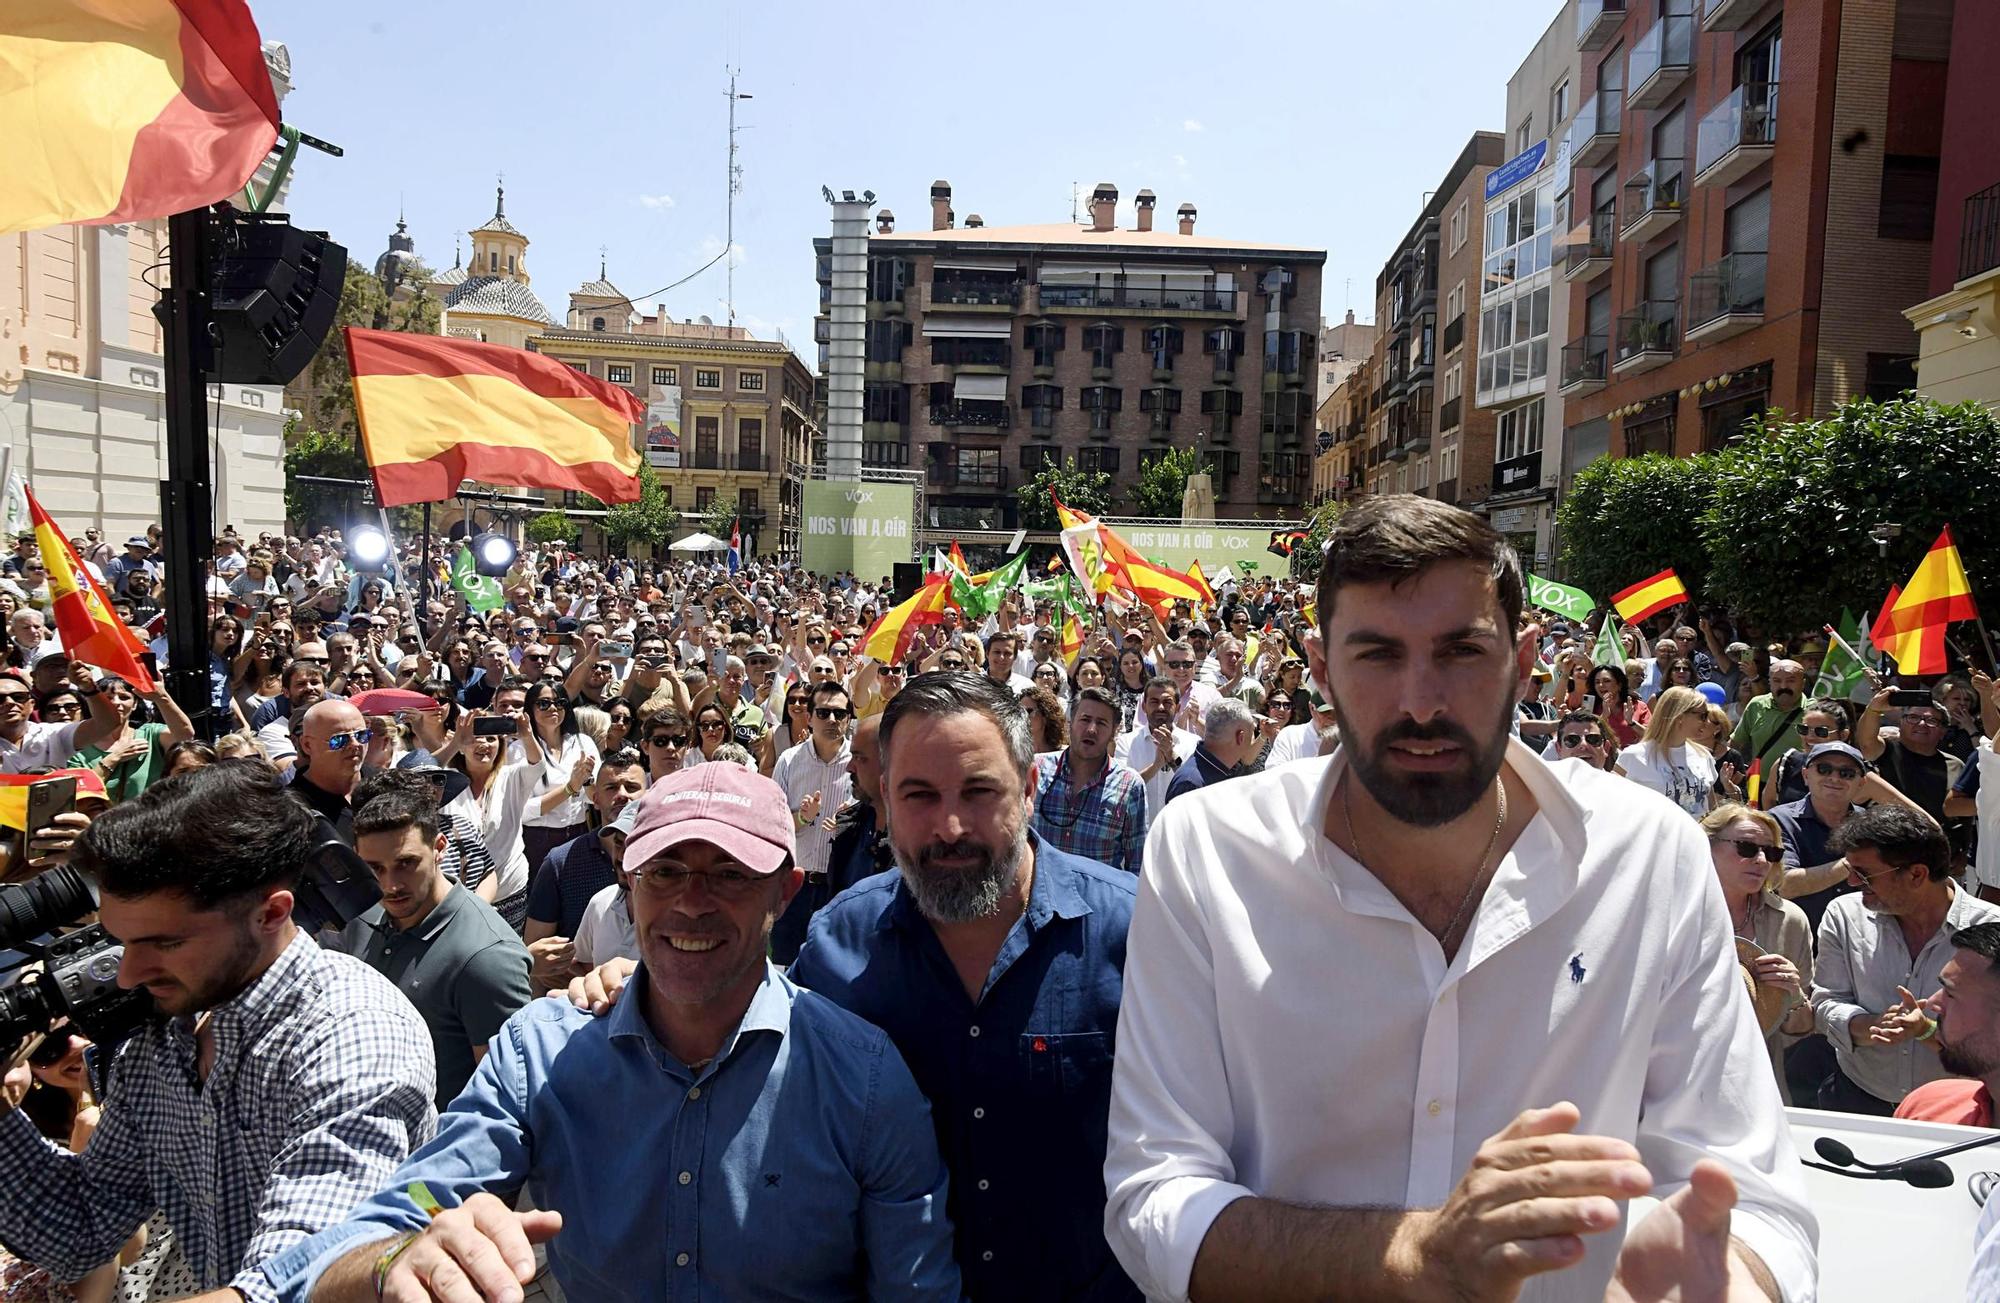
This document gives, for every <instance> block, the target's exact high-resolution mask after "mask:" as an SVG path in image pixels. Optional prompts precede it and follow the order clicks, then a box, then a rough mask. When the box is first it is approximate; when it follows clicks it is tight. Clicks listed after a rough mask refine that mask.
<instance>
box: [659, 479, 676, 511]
mask: <svg viewBox="0 0 2000 1303" xmlns="http://www.w3.org/2000/svg"><path fill="white" fill-rule="evenodd" d="M660 490H661V491H662V492H663V493H665V494H666V495H667V496H666V498H665V501H666V504H667V505H668V506H670V507H671V506H673V505H674V486H673V485H671V484H661V485H660Z"/></svg>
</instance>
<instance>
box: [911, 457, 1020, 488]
mask: <svg viewBox="0 0 2000 1303" xmlns="http://www.w3.org/2000/svg"><path fill="white" fill-rule="evenodd" d="M926 478H927V479H928V481H929V482H930V483H932V484H938V485H942V486H944V487H946V488H954V489H973V490H979V491H984V492H988V493H999V492H1001V491H1003V490H1004V489H1005V488H1006V487H1007V468H1006V467H1005V466H978V465H960V464H958V463H957V462H932V463H931V465H930V474H929V475H928V476H927V477H926Z"/></svg>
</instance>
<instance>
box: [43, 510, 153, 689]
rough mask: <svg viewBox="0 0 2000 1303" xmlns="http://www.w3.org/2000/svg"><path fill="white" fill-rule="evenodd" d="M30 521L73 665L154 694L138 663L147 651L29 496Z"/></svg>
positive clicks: (58, 626) (53, 613) (143, 667)
mask: <svg viewBox="0 0 2000 1303" xmlns="http://www.w3.org/2000/svg"><path fill="white" fill-rule="evenodd" d="M28 518H29V519H30V520H32V521H33V522H34V525H35V542H36V543H37V544H39V545H40V547H41V550H42V564H43V565H44V566H46V567H47V568H48V572H49V614H50V615H51V616H53V617H54V618H55V622H56V633H57V635H58V636H60V637H61V638H62V645H63V650H65V651H67V652H68V653H69V654H70V656H71V657H72V658H73V659H75V660H80V661H82V662H83V663H84V664H86V665H95V666H96V667H97V668H98V669H100V670H108V671H109V672H111V673H113V674H116V675H117V676H118V677H119V678H121V679H124V680H125V681H126V682H128V683H130V684H131V685H132V686H133V688H134V689H136V690H137V691H139V692H142V693H145V692H151V691H152V690H153V686H154V685H153V676H152V675H151V674H149V673H148V672H147V671H146V665H145V662H143V661H141V660H140V659H139V654H140V652H141V651H143V650H144V649H143V648H142V647H140V646H139V639H138V637H137V635H135V634H134V633H133V632H132V631H131V630H130V629H128V628H126V627H125V626H124V625H122V624H120V623H119V622H118V617H117V616H115V615H113V614H112V613H111V599H110V598H109V597H107V596H106V595H105V593H104V590H103V589H102V588H99V587H98V586H97V581H96V580H95V579H93V578H91V577H90V570H89V568H88V567H86V566H85V565H84V564H83V558H82V557H80V556H78V555H77V554H76V549H75V548H73V547H71V546H70V545H69V539H68V538H66V537H65V536H64V535H63V532H62V531H61V530H59V529H57V528H56V523H55V522H54V521H53V520H50V519H49V513H48V512H46V511H43V510H42V504H41V503H39V502H37V501H35V495H34V492H33V490H29V491H28Z"/></svg>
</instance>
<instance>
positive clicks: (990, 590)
mask: <svg viewBox="0 0 2000 1303" xmlns="http://www.w3.org/2000/svg"><path fill="white" fill-rule="evenodd" d="M1027 569H1028V554H1027V552H1026V551H1025V550H1023V551H1022V552H1020V553H1019V554H1017V555H1016V556H1015V557H1014V559H1013V560H1012V561H1009V562H1008V563H1007V564H1006V565H1004V566H1001V567H1000V568H999V569H998V570H993V571H989V572H988V573H987V575H986V578H985V579H983V580H980V581H979V582H977V583H975V582H974V581H973V580H971V579H970V578H967V577H966V576H965V575H962V574H959V573H958V572H957V571H956V570H953V571H952V572H951V596H952V600H953V601H955V602H957V603H958V609H959V610H961V611H964V612H965V618H966V619H968V620H984V619H985V618H986V617H987V616H989V615H992V614H993V613H994V612H995V611H997V610H999V609H1000V599H1001V598H1003V597H1005V596H1006V595H1007V594H1008V593H1011V592H1013V591H1014V590H1015V589H1016V588H1019V587H1020V586H1021V580H1022V577H1023V575H1024V574H1025V573H1026V572H1027Z"/></svg>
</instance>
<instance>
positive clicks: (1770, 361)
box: [1561, 0, 1951, 456]
mask: <svg viewBox="0 0 2000 1303" xmlns="http://www.w3.org/2000/svg"><path fill="white" fill-rule="evenodd" d="M1950 13H1951V0H1884V2H1883V3H1877V4H1867V5H1860V4H1841V3H1838V2H1837V0H1579V4H1578V12H1577V20H1576V32H1577V38H1576V39H1577V45H1578V48H1579V50H1580V51H1581V52H1582V68H1581V83H1582V84H1581V86H1580V88H1579V93H1580V94H1581V95H1582V97H1583V101H1582V104H1581V105H1580V107H1579V109H1578V112H1577V115H1576V118H1575V120H1574V122H1573V123H1572V124H1571V127H1570V131H1569V133H1568V137H1567V140H1566V143H1565V146H1564V149H1563V151H1561V152H1563V153H1565V154H1566V155H1567V158H1568V160H1569V163H1570V165H1571V166H1572V168H1573V169H1574V171H1573V176H1572V190H1571V195H1570V212H1569V233H1568V240H1567V241H1566V245H1565V248H1564V251H1563V256H1562V260H1561V261H1562V272H1561V274H1562V277H1563V280H1564V281H1565V282H1566V283H1567V286H1568V293H1569V296H1570V303H1569V339H1568V340H1567V342H1566V343H1565V345H1564V348H1563V353H1562V382H1561V390H1562V393H1563V396H1564V399H1565V404H1566V406H1565V420H1566V423H1567V427H1568V428H1567V431H1566V435H1567V439H1568V441H1569V442H1570V443H1571V444H1572V445H1576V446H1584V447H1588V446H1591V445H1593V444H1594V443H1597V442H1599V441H1604V442H1608V446H1609V451H1610V452H1611V453H1612V454H1613V455H1618V454H1623V455H1627V456H1633V455H1638V454H1640V453H1645V452H1665V453H1673V454H1678V455H1686V454H1690V453H1694V452H1697V451H1702V450H1706V449H1714V448H1718V447H1721V446H1723V445H1724V444H1726V443H1727V442H1728V441H1730V440H1731V439H1733V438H1736V437H1737V436H1738V435H1739V434H1740V433H1741V432H1742V430H1743V429H1744V428H1745V423H1746V422H1747V421H1749V420H1750V419H1751V418H1752V417H1754V416H1756V415H1758V414H1759V413H1761V412H1763V411H1764V410H1765V409H1766V408H1767V407H1772V408H1779V409H1782V410H1784V411H1786V412H1788V413H1790V414H1793V415H1795V416H1802V417H1811V416H1819V415H1824V414H1825V413H1826V412H1828V411H1829V410H1831V409H1832V408H1834V407H1836V406H1837V405H1839V404H1840V403H1842V402H1844V401H1846V400H1847V399H1849V398H1851V397H1853V396H1855V395H1858V394H1863V393H1869V394H1876V395H1888V394H1893V393H1896V392H1899V391H1901V390H1903V389H1906V388H1908V387H1909V385H1910V384H1911V383H1912V381H1913V379H1914V367H1913V361H1914V355H1915V353H1916V349H1917V341H1916V337H1915V335H1914V333H1913V332H1912V330H1911V329H1910V324H1909V322H1908V321H1906V320H1904V318H1903V317H1902V315H1901V309H1902V308H1903V307H1905V306H1907V305H1908V304H1910V303H1912V302H1915V301H1916V300H1917V299H1919V298H1921V297H1923V295H1924V286H1925V281H1926V276H1927V274H1928V272H1929V268H1930V261H1931V227H1932V216H1933V209H1934V206H1935V197H1936V192H1937V182H1938V157H1939V142H1940V122H1941V110H1942V105H1943V91H1944V73H1945V68H1946V58H1947V54H1948V50H1949V43H1950ZM1774 232H1775V233H1777V236H1778V238H1776V239H1773V238H1772V235H1773V233H1774Z"/></svg>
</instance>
